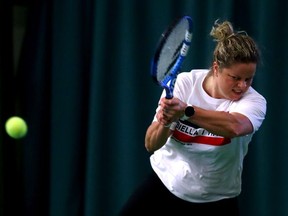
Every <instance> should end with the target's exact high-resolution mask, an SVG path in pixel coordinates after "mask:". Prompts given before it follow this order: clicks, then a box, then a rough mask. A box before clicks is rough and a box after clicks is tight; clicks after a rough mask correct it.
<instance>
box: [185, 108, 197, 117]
mask: <svg viewBox="0 0 288 216" xmlns="http://www.w3.org/2000/svg"><path fill="white" fill-rule="evenodd" d="M194 113H195V110H194V108H193V107H192V106H187V107H186V109H185V115H186V116H188V117H191V116H193V115H194Z"/></svg>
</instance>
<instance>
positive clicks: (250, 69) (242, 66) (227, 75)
mask: <svg viewBox="0 0 288 216" xmlns="http://www.w3.org/2000/svg"><path fill="white" fill-rule="evenodd" d="M213 69H214V77H215V80H216V83H215V84H216V85H215V88H216V89H215V92H216V94H217V97H219V98H225V99H229V100H239V99H240V98H241V97H242V96H243V94H244V93H245V92H246V91H247V90H248V88H249V87H250V86H251V84H252V81H253V77H254V75H255V72H256V64H255V63H238V64H234V65H231V66H230V67H229V68H219V66H218V64H217V63H214V64H213Z"/></svg>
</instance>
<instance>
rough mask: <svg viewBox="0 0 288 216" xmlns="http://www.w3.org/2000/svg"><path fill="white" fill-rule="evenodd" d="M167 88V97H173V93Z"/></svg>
mask: <svg viewBox="0 0 288 216" xmlns="http://www.w3.org/2000/svg"><path fill="white" fill-rule="evenodd" d="M165 90H166V96H165V98H166V99H172V98H173V93H172V92H171V91H170V90H169V89H165Z"/></svg>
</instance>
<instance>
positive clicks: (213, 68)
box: [212, 61, 219, 77]
mask: <svg viewBox="0 0 288 216" xmlns="http://www.w3.org/2000/svg"><path fill="white" fill-rule="evenodd" d="M212 71H213V75H214V76H216V77H217V76H218V74H219V65H218V63H217V62H216V61H214V62H213V65H212Z"/></svg>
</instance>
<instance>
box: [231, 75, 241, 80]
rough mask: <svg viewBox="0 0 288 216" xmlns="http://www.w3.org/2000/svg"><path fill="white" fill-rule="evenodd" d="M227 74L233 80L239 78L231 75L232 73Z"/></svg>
mask: <svg viewBox="0 0 288 216" xmlns="http://www.w3.org/2000/svg"><path fill="white" fill-rule="evenodd" d="M228 76H229V77H230V78H231V79H233V80H235V81H237V80H239V79H240V78H239V77H237V76H233V75H230V74H228Z"/></svg>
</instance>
